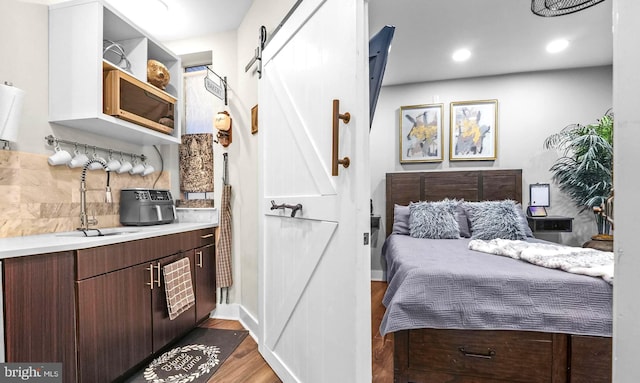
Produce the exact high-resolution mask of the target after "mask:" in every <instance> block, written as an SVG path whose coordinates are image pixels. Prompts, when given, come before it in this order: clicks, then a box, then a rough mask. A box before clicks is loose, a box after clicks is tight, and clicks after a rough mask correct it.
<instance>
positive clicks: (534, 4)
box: [531, 0, 604, 17]
mask: <svg viewBox="0 0 640 383" xmlns="http://www.w3.org/2000/svg"><path fill="white" fill-rule="evenodd" d="M603 1H604V0H531V12H533V13H535V14H536V15H538V16H543V17H553V16H562V15H568V14H570V13H574V12H578V11H581V10H583V9H586V8H589V7H591V6H594V5H596V4H598V3H601V2H603Z"/></svg>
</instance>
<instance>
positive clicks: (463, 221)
mask: <svg viewBox="0 0 640 383" xmlns="http://www.w3.org/2000/svg"><path fill="white" fill-rule="evenodd" d="M455 215H456V221H458V227H459V228H460V236H461V237H463V238H470V237H471V229H470V228H469V219H468V218H467V213H466V212H465V211H464V207H463V205H462V201H460V202H459V203H458V207H457V208H456V214H455Z"/></svg>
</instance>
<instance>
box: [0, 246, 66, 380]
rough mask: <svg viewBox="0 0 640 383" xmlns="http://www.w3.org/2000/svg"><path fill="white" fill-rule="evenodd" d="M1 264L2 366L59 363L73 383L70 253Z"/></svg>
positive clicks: (29, 257)
mask: <svg viewBox="0 0 640 383" xmlns="http://www.w3.org/2000/svg"><path fill="white" fill-rule="evenodd" d="M3 263H4V303H5V305H4V314H5V316H4V320H5V328H4V330H5V337H6V361H7V362H20V363H27V362H34V363H42V362H52V363H54V362H55V363H57V362H62V366H63V367H62V368H63V370H62V374H63V376H64V377H65V382H75V381H76V370H75V369H76V349H75V331H76V328H75V323H76V318H75V315H74V309H75V306H74V290H73V288H74V285H73V273H74V271H73V253H72V252H70V251H68V252H61V253H53V254H41V255H32V256H28V257H20V258H11V259H6V260H4V261H3Z"/></svg>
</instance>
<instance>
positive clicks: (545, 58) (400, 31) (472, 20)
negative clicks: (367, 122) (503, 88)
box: [369, 0, 613, 85]
mask: <svg viewBox="0 0 640 383" xmlns="http://www.w3.org/2000/svg"><path fill="white" fill-rule="evenodd" d="M387 24H389V25H395V26H396V31H395V35H394V39H393V43H392V46H391V52H390V54H389V60H388V64H387V70H386V73H385V79H384V84H385V85H391V84H401V83H409V82H419V81H434V80H443V79H452V78H463V77H476V76H486V75H495V74H504V73H515V72H528V71H539V70H549V69H559V68H574V67H585V66H597V65H606V64H611V63H612V60H613V38H612V32H611V28H612V16H611V1H610V0H609V1H604V2H603V3H600V4H598V5H596V6H593V7H591V8H587V9H585V10H583V11H580V12H577V13H574V14H570V15H565V16H558V17H551V18H544V17H540V16H536V15H534V14H533V13H532V12H531V2H530V1H529V0H446V1H445V0H438V1H434V0H394V1H390V0H371V1H370V6H369V30H370V31H371V34H372V35H373V34H374V33H375V32H377V31H379V30H380V29H381V28H382V27H383V26H384V25H387ZM557 38H565V39H567V40H569V41H570V45H569V48H568V49H567V50H565V51H564V52H562V53H558V54H555V55H551V54H548V53H547V52H546V51H545V47H546V44H547V43H548V42H550V41H551V40H554V39H557ZM459 48H467V49H469V50H470V51H471V52H472V56H471V58H470V59H469V60H468V61H466V62H463V63H456V62H454V61H453V60H452V59H451V55H452V53H453V51H454V50H456V49H459Z"/></svg>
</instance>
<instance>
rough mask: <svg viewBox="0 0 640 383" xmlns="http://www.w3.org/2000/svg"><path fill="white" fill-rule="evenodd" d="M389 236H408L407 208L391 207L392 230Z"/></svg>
mask: <svg viewBox="0 0 640 383" xmlns="http://www.w3.org/2000/svg"><path fill="white" fill-rule="evenodd" d="M391 234H401V235H409V206H403V205H397V204H396V205H393V230H392V232H391Z"/></svg>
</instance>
